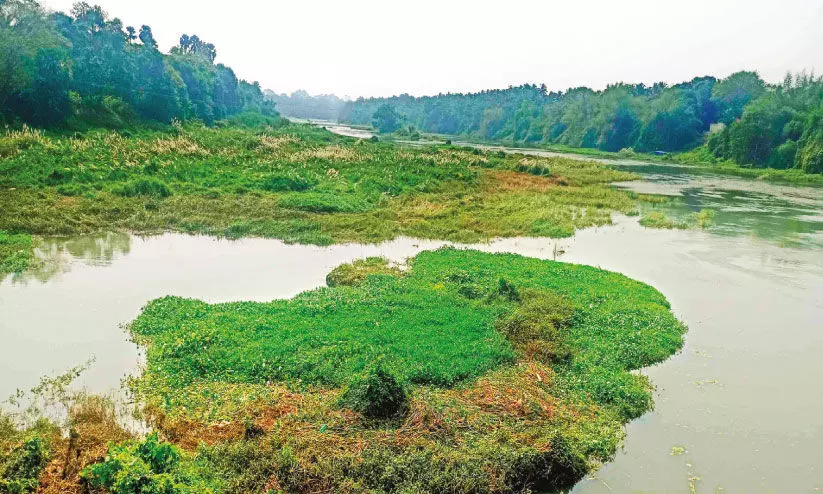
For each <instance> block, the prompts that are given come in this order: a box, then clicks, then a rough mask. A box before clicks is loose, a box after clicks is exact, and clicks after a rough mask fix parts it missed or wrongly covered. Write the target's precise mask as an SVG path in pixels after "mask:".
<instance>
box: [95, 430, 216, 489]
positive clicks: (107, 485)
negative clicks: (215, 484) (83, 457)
mask: <svg viewBox="0 0 823 494" xmlns="http://www.w3.org/2000/svg"><path fill="white" fill-rule="evenodd" d="M187 466H188V465H185V464H184V462H183V455H182V453H181V451H180V450H179V449H178V448H177V447H176V446H173V445H171V444H169V443H164V442H161V441H160V440H159V439H158V437H157V433H156V432H155V433H153V434H150V435H149V436H148V437H146V439H145V440H143V441H142V442H139V441H131V440H129V441H124V442H122V443H120V444H112V445H110V446H109V451H108V454H107V455H106V459H105V460H104V461H102V462H100V463H95V464H93V465H89V466H88V467H86V468H85V469H84V470H83V472H82V473H81V477H82V478H84V479H85V480H86V481H87V482H88V483H89V484H90V485H91V486H92V487H94V488H97V489H105V490H106V491H107V492H110V493H111V494H173V493H195V492H198V493H199V492H210V489H207V488H205V487H204V485H203V480H202V479H201V478H198V476H197V475H195V474H194V473H193V472H192V471H191V469H190V468H186V467H187Z"/></svg>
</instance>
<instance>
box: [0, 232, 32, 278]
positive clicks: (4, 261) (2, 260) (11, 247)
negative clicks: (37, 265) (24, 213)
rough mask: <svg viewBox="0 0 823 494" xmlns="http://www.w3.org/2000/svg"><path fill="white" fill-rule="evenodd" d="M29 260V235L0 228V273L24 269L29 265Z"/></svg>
mask: <svg viewBox="0 0 823 494" xmlns="http://www.w3.org/2000/svg"><path fill="white" fill-rule="evenodd" d="M31 262H32V238H31V235H28V234H25V233H18V234H10V233H8V232H5V231H2V230H0V275H2V274H5V273H19V272H21V271H25V270H26V269H28V268H29V267H30V266H31Z"/></svg>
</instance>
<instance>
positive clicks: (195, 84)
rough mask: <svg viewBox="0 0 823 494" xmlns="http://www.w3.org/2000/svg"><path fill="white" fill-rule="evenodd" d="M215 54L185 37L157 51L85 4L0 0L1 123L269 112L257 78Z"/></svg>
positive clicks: (146, 36) (148, 35) (148, 36)
mask: <svg viewBox="0 0 823 494" xmlns="http://www.w3.org/2000/svg"><path fill="white" fill-rule="evenodd" d="M215 57H216V50H215V47H214V45H212V44H210V43H206V42H204V41H202V40H200V39H199V38H198V37H197V36H188V35H183V36H182V37H181V38H180V45H179V46H176V47H174V48H172V50H171V53H170V54H169V55H164V54H162V53H161V52H160V51H159V50H158V48H157V42H156V41H155V39H154V36H153V34H152V30H151V28H150V27H149V26H145V25H144V26H141V27H140V28H139V30H138V29H135V28H133V27H131V26H124V25H123V23H122V22H121V21H120V20H119V19H117V18H109V17H108V16H107V15H106V13H105V12H104V11H103V10H102V9H101V8H100V7H98V6H91V5H89V4H87V3H85V2H80V3H77V4H75V6H74V8H73V9H72V10H71V12H70V13H69V14H65V13H61V12H56V13H50V12H46V11H45V10H44V9H43V8H42V7H41V6H40V5H39V4H38V3H37V2H36V0H4V1H3V2H0V124H6V125H9V124H11V125H15V124H18V123H20V122H24V123H28V124H32V125H36V126H41V127H52V126H66V125H68V126H71V127H81V128H82V127H87V126H92V127H95V126H106V127H125V126H129V125H133V124H134V123H135V122H136V121H138V120H148V121H157V122H165V123H168V122H171V121H172V119H175V118H177V119H181V120H185V119H199V120H201V121H203V122H206V123H212V122H214V121H217V120H221V119H226V118H229V117H231V116H232V115H237V114H240V113H243V112H252V113H257V114H260V115H262V116H266V117H269V118H272V117H274V116H276V112H275V111H274V104H273V103H271V102H270V101H267V100H266V99H265V98H264V95H263V92H262V90H261V88H260V86H259V85H258V84H257V83H247V82H245V81H241V80H238V79H237V77H236V76H235V74H234V72H233V71H232V69H231V68H229V67H226V66H225V65H222V64H216V65H215V64H214V60H215Z"/></svg>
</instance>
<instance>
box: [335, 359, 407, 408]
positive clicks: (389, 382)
mask: <svg viewBox="0 0 823 494" xmlns="http://www.w3.org/2000/svg"><path fill="white" fill-rule="evenodd" d="M408 402H409V398H408V394H407V392H406V388H405V387H404V386H403V385H402V384H401V383H400V382H399V381H398V380H397V378H395V377H394V375H392V374H390V373H389V372H388V371H386V370H385V369H384V368H383V366H382V365H381V364H377V366H375V367H374V368H373V369H370V370H369V371H367V372H366V373H365V375H363V376H361V377H360V378H356V379H355V380H354V381H353V382H352V383H351V384H350V385H349V387H348V388H347V389H346V391H345V392H344V393H343V396H341V398H340V404H341V405H342V406H344V407H346V408H350V409H352V410H354V411H355V412H358V413H361V414H363V415H364V416H366V417H368V418H373V419H386V418H391V417H397V416H399V415H402V414H403V413H404V412H405V411H406V410H407V409H408Z"/></svg>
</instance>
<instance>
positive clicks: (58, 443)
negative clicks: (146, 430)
mask: <svg viewBox="0 0 823 494" xmlns="http://www.w3.org/2000/svg"><path fill="white" fill-rule="evenodd" d="M69 416H70V424H71V429H70V432H69V435H68V437H60V438H57V439H56V440H55V441H54V443H53V445H52V448H53V452H54V453H53V458H52V461H51V462H50V463H49V464H48V466H47V467H46V469H45V471H44V472H43V474H42V475H41V477H40V487H39V488H38V490H37V492H38V493H41V494H58V493H83V492H86V491H85V489H84V488H83V485H82V482H81V479H80V472H81V471H82V470H83V468H85V467H86V465H89V464H91V463H94V462H97V461H100V460H101V459H102V458H103V457H105V455H106V452H107V450H108V443H109V442H120V441H124V440H126V439H129V438H131V437H132V435H131V434H130V433H129V432H128V431H126V430H125V429H124V428H123V426H122V425H120V422H119V421H118V418H117V414H116V412H115V409H114V405H113V404H112V402H111V400H109V399H107V398H103V397H100V396H93V395H90V396H84V397H83V398H82V399H80V400H78V402H77V403H76V404H75V405H74V406H72V407H71V409H70V411H69Z"/></svg>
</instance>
